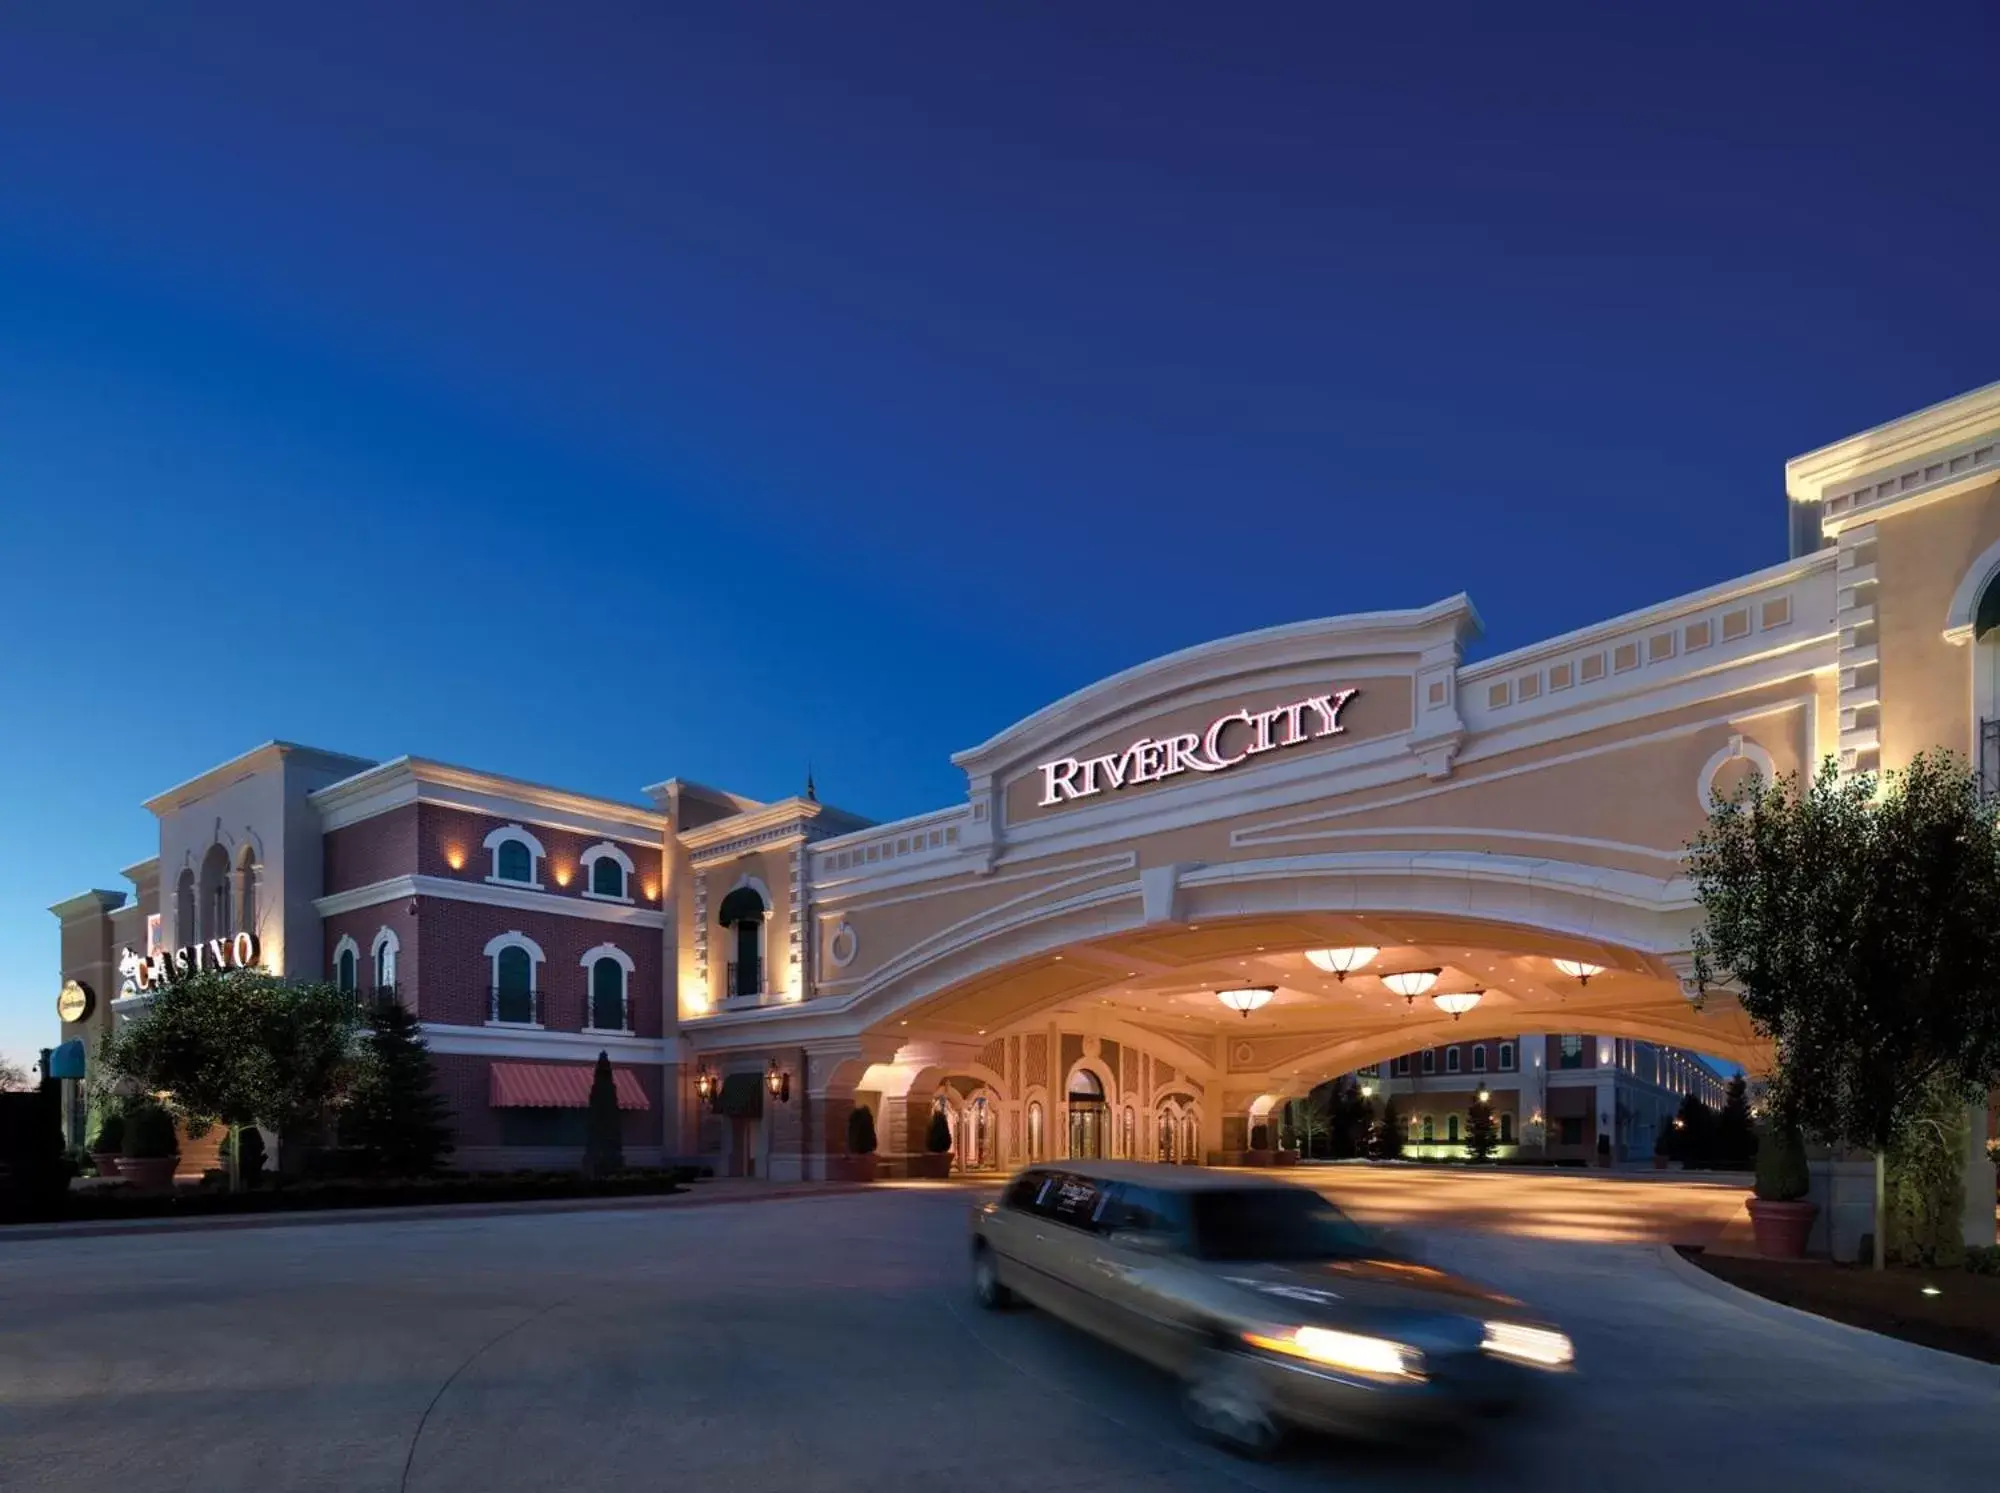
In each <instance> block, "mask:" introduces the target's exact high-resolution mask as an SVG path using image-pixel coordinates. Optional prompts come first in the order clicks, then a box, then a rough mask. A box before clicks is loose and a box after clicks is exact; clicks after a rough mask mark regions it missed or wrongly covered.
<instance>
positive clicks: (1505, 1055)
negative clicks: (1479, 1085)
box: [1500, 1042, 1514, 1073]
mask: <svg viewBox="0 0 2000 1493" xmlns="http://www.w3.org/2000/svg"><path fill="white" fill-rule="evenodd" d="M1500 1071H1501V1072H1502V1073H1512V1072H1513V1071H1514V1044H1513V1043H1512V1042H1502V1043H1501V1044H1500Z"/></svg>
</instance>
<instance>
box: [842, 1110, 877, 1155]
mask: <svg viewBox="0 0 2000 1493" xmlns="http://www.w3.org/2000/svg"><path fill="white" fill-rule="evenodd" d="M847 1154H848V1155H850V1156H873V1155H874V1154H875V1115H874V1112H873V1111H872V1110H870V1109H869V1108H868V1106H867V1105H865V1104H857V1105H855V1106H854V1108H852V1109H850V1110H849V1111H848V1112H847Z"/></svg>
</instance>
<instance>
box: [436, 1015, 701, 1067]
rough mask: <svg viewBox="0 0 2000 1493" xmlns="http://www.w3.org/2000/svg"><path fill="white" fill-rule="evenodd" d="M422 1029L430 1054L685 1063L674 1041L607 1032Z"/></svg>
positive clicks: (677, 1041)
mask: <svg viewBox="0 0 2000 1493" xmlns="http://www.w3.org/2000/svg"><path fill="white" fill-rule="evenodd" d="M420 1025H421V1026H422V1027H423V1031H424V1041H425V1043H426V1044H427V1045H428V1046H429V1047H430V1050H431V1051H432V1052H435V1053H441V1054H445V1055H449V1056H458V1057H482V1058H544V1059H548V1060H551V1061H554V1060H561V1061H564V1062H577V1063H588V1062H591V1061H594V1060H595V1059H596V1057H597V1055H598V1054H599V1053H600V1052H602V1053H606V1054H609V1056H610V1058H611V1060H612V1061H613V1062H615V1063H675V1062H681V1061H684V1058H683V1056H682V1051H683V1046H684V1044H683V1043H682V1042H681V1041H680V1039H679V1038H677V1037H623V1036H618V1035H616V1034H613V1033H608V1032H606V1033H599V1032H549V1031H541V1032H527V1031H522V1030H520V1029H519V1028H518V1027H513V1028H508V1027H485V1026H454V1025H452V1024H450V1023H447V1022H442V1021H426V1022H422V1023H420Z"/></svg>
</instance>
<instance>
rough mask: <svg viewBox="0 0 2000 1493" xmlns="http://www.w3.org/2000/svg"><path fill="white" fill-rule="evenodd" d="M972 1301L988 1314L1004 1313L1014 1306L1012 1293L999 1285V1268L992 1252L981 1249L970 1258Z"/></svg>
mask: <svg viewBox="0 0 2000 1493" xmlns="http://www.w3.org/2000/svg"><path fill="white" fill-rule="evenodd" d="M972 1299H973V1300H974V1301H977V1302H978V1303H979V1304H980V1305H981V1306H983V1307H985V1308H986V1309H987V1310H988V1311H989V1312H1001V1311H1005V1310H1006V1309H1007V1308H1008V1307H1010V1306H1012V1305H1013V1304H1014V1293H1013V1292H1012V1291H1010V1290H1008V1289H1007V1288H1006V1287H1005V1286H1003V1285H1001V1284H1000V1267H999V1266H998V1265H996V1264H994V1262H993V1251H992V1250H990V1249H981V1250H980V1251H979V1252H978V1253H976V1254H975V1255H973V1257H972Z"/></svg>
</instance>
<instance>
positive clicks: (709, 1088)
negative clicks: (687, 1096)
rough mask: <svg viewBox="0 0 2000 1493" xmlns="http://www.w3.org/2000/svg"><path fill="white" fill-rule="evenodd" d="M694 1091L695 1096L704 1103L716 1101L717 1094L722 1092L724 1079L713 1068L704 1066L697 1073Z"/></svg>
mask: <svg viewBox="0 0 2000 1493" xmlns="http://www.w3.org/2000/svg"><path fill="white" fill-rule="evenodd" d="M694 1092H695V1097H696V1098H698V1099H700V1100H702V1101H703V1102H704V1103H707V1104H713V1103H714V1102H715V1100H716V1096H717V1095H719V1094H720V1093H721V1092H722V1080H721V1079H720V1078H718V1077H717V1076H716V1073H715V1070H714V1069H713V1068H703V1069H702V1070H701V1071H700V1072H698V1073H696V1074H695V1076H694Z"/></svg>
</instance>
